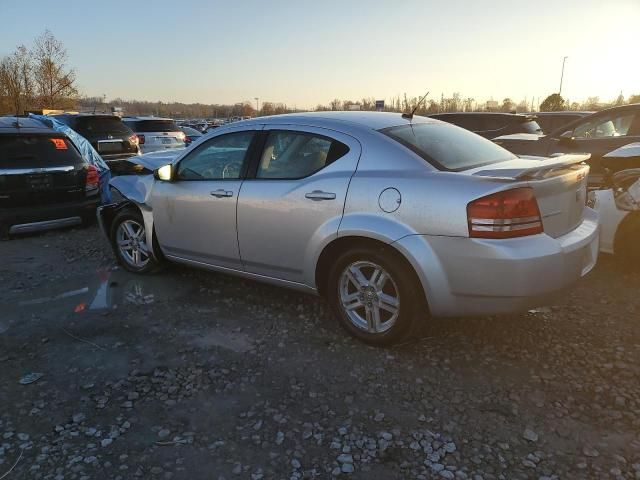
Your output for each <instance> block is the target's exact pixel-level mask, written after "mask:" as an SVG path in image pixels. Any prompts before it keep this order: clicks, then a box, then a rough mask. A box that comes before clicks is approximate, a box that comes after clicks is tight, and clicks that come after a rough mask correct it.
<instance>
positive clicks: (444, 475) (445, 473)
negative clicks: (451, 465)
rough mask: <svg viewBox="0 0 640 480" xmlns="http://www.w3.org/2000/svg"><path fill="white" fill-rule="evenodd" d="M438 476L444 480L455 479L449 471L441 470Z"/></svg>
mask: <svg viewBox="0 0 640 480" xmlns="http://www.w3.org/2000/svg"><path fill="white" fill-rule="evenodd" d="M440 476H441V477H442V478H446V479H447V480H453V479H454V478H456V476H455V474H454V473H453V472H452V471H451V470H441V471H440Z"/></svg>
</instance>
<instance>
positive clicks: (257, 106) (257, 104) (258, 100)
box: [253, 97, 260, 117]
mask: <svg viewBox="0 0 640 480" xmlns="http://www.w3.org/2000/svg"><path fill="white" fill-rule="evenodd" d="M253 99H254V100H255V101H256V117H257V116H258V112H259V111H260V99H259V98H258V97H253Z"/></svg>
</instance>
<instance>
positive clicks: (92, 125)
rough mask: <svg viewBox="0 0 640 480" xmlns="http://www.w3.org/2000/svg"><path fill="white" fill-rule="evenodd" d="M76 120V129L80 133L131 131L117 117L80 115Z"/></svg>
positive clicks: (119, 132) (120, 132)
mask: <svg viewBox="0 0 640 480" xmlns="http://www.w3.org/2000/svg"><path fill="white" fill-rule="evenodd" d="M77 122H78V123H77V125H78V126H77V129H78V131H79V132H80V133H87V134H101V133H105V134H106V133H112V134H113V133H116V134H122V133H132V132H131V129H130V128H129V127H127V126H126V125H125V124H124V123H122V120H120V119H119V118H117V117H86V118H82V117H81V118H78V120H77Z"/></svg>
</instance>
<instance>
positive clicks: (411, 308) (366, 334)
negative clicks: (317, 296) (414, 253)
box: [326, 247, 429, 346]
mask: <svg viewBox="0 0 640 480" xmlns="http://www.w3.org/2000/svg"><path fill="white" fill-rule="evenodd" d="M359 263H373V264H375V265H378V266H380V267H382V268H383V269H384V270H385V271H386V273H388V274H389V276H390V277H391V279H392V288H395V289H396V290H397V291H398V294H399V295H398V299H399V305H400V306H399V313H398V316H397V318H396V320H395V323H392V326H391V327H390V328H388V329H387V330H386V331H383V332H378V333H371V332H370V331H367V330H365V329H363V327H362V326H361V327H359V326H357V325H356V324H355V323H354V322H353V321H352V320H351V319H350V318H349V316H348V314H347V313H346V310H345V308H343V306H342V301H341V279H342V275H343V272H345V270H346V269H347V267H348V266H350V265H354V264H356V265H357V264H359ZM365 268H369V267H365ZM372 270H373V269H372ZM365 276H366V273H365ZM388 283H389V282H387V284H388ZM350 285H351V286H352V287H353V284H350ZM385 288H386V287H385ZM354 289H355V288H354ZM326 294H327V301H328V302H329V305H330V306H331V308H332V310H333V311H334V313H335V315H336V316H337V317H338V320H339V321H340V324H341V325H342V326H343V327H344V328H345V329H346V330H347V332H349V333H350V334H351V335H352V336H354V337H355V338H357V339H359V340H361V341H362V342H364V343H367V344H369V345H374V346H387V345H392V344H394V343H398V342H400V341H403V340H405V339H407V338H408V337H409V336H410V335H412V334H414V333H415V331H416V330H417V327H418V326H419V325H420V322H421V321H426V319H427V318H428V316H429V309H428V306H427V302H426V300H425V297H424V292H423V290H422V286H421V284H420V281H419V279H418V276H417V275H416V273H415V271H414V270H413V268H412V267H411V265H410V264H409V263H408V262H407V261H406V260H405V259H404V258H403V257H402V256H401V255H400V254H398V253H396V252H392V251H389V250H388V249H380V248H371V247H359V248H355V249H351V250H349V251H347V252H344V253H343V254H341V255H340V256H339V257H338V258H337V259H336V261H335V263H334V264H333V266H332V267H331V269H330V271H329V276H328V283H327V290H326ZM359 308H360V310H359V311H362V308H364V307H359ZM385 313H386V314H387V315H391V314H389V313H388V312H385Z"/></svg>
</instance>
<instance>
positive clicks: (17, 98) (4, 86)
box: [0, 45, 33, 114]
mask: <svg viewBox="0 0 640 480" xmlns="http://www.w3.org/2000/svg"><path fill="white" fill-rule="evenodd" d="M32 71H33V59H32V57H31V54H30V52H29V50H28V49H27V47H25V46H24V45H21V46H19V47H18V48H17V49H16V51H15V52H13V53H12V54H11V55H9V56H8V57H4V58H3V59H2V61H1V62H0V92H1V93H2V94H3V95H6V96H7V97H8V100H9V104H10V108H11V110H13V112H12V113H16V114H21V113H24V111H25V110H26V109H27V108H29V107H30V106H31V105H32V103H33V81H32Z"/></svg>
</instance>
